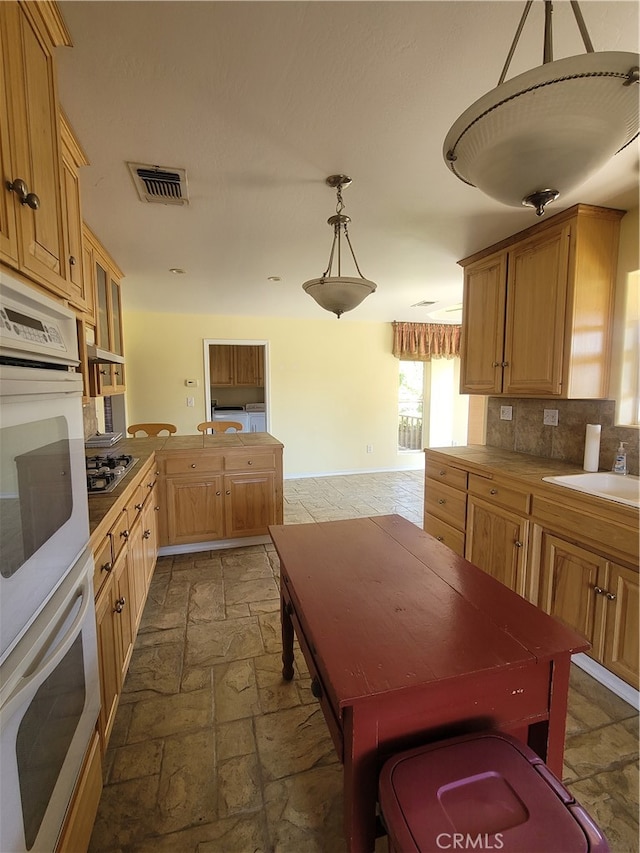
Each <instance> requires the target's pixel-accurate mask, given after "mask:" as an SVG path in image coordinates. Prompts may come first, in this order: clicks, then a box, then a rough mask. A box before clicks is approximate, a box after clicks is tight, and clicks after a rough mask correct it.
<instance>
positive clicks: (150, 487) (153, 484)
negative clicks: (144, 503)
mask: <svg viewBox="0 0 640 853" xmlns="http://www.w3.org/2000/svg"><path fill="white" fill-rule="evenodd" d="M154 486H155V483H147V488H148V489H152V488H153V487H154Z"/></svg>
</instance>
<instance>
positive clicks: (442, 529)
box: [424, 515, 465, 557]
mask: <svg viewBox="0 0 640 853" xmlns="http://www.w3.org/2000/svg"><path fill="white" fill-rule="evenodd" d="M424 529H425V531H426V532H427V533H429V534H430V535H431V536H435V538H436V539H437V540H438V542H442V543H443V544H444V545H446V546H447V547H448V548H451V550H452V551H455V553H456V554H459V555H460V556H461V557H464V539H465V537H464V533H462V531H460V530H456V529H455V528H454V527H451V525H450V524H447V523H446V522H444V521H440V519H439V518H436V517H435V516H433V515H425V517H424Z"/></svg>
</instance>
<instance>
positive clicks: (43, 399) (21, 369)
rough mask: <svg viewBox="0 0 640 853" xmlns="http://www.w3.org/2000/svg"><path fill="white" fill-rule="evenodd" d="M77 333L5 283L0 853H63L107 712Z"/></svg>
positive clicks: (0, 380)
mask: <svg viewBox="0 0 640 853" xmlns="http://www.w3.org/2000/svg"><path fill="white" fill-rule="evenodd" d="M77 364H78V353H77V340H76V323H75V317H74V315H73V313H72V312H71V311H70V310H68V309H66V308H65V307H64V306H63V305H61V304H59V303H56V302H55V301H53V300H51V299H49V298H47V297H46V296H44V295H41V294H40V293H39V292H38V291H36V290H35V289H33V288H31V287H29V286H28V285H26V284H24V283H22V282H21V281H17V280H15V279H13V278H10V277H9V276H7V274H6V273H5V272H3V271H0V850H1V851H3V853H22V851H30V850H34V851H41V850H42V851H52V850H54V849H55V846H56V841H57V838H58V836H59V833H60V829H61V827H62V825H63V822H64V817H65V814H66V811H67V808H68V805H69V801H70V799H71V796H72V793H73V789H74V786H75V784H76V780H77V778H78V774H79V772H80V769H81V766H82V761H83V759H84V755H85V752H86V749H87V747H88V745H89V742H90V740H91V737H92V735H93V732H94V730H95V725H96V720H97V717H98V713H99V710H100V686H99V679H98V659H97V644H96V625H95V611H94V606H93V561H92V555H91V552H90V550H89V520H88V504H87V490H86V477H85V454H84V433H83V423H82V378H81V376H80V374H79V373H77V372H76V371H75V367H76V366H77Z"/></svg>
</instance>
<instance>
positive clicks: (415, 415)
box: [398, 358, 469, 453]
mask: <svg viewBox="0 0 640 853" xmlns="http://www.w3.org/2000/svg"><path fill="white" fill-rule="evenodd" d="M399 364H400V371H399V394H398V451H399V452H400V453H415V452H416V451H418V450H423V449H424V448H425V447H451V446H453V445H462V444H466V443H467V428H468V420H469V397H468V396H466V395H463V394H460V393H459V392H458V388H459V387H460V359H459V358H434V359H432V360H431V361H400V362H399Z"/></svg>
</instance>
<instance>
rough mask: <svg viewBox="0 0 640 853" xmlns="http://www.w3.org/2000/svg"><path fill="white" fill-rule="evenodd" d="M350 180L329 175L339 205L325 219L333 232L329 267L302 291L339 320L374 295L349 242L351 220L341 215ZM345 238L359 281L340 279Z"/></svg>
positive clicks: (307, 282)
mask: <svg viewBox="0 0 640 853" xmlns="http://www.w3.org/2000/svg"><path fill="white" fill-rule="evenodd" d="M350 183H351V178H349V177H348V176H347V175H330V176H329V177H328V178H327V184H328V185H329V186H330V187H334V188H335V189H336V190H337V197H338V202H337V205H336V213H335V215H334V216H330V217H329V219H327V223H328V224H329V225H331V226H332V228H333V242H332V244H331V251H330V253H329V264H328V266H327V269H326V270H325V271H324V273H323V274H322V275H321V276H320V277H319V278H312V279H310V280H309V281H305V283H304V284H303V285H302V289H303V290H304V291H305V293H308V294H309V296H311V297H312V298H313V299H315V301H316V302H317V303H318V305H319V306H320V307H321V308H324V309H325V311H331V312H333V313H334V314H335V315H336V317H337V318H338V319H340V316H341V315H342V314H344V313H345V311H351V310H353V309H354V308H357V307H358V305H360V303H361V302H362V301H363V300H364V299H366V297H367V296H369V294H370V293H373V292H374V291H375V289H376V287H377V285H376V284H375V283H374V282H373V281H369V279H366V278H365V277H364V276H363V275H362V273H361V272H360V267H359V266H358V261H357V260H356V256H355V253H354V251H353V246H352V245H351V240H350V238H349V229H348V224H349V222H351V218H350V217H349V216H347V215H346V214H344V213H343V210H344V203H343V201H342V188H343V187H348V186H349V184H350ZM343 237H344V239H345V241H346V243H347V246H348V248H349V251H350V252H351V257H352V259H353V263H354V265H355V268H356V270H357V272H358V277H357V278H356V277H352V276H344V275H342V238H343ZM334 260H335V261H336V266H337V273H338V274H337V275H332V274H331V273H332V269H333V263H334Z"/></svg>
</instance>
